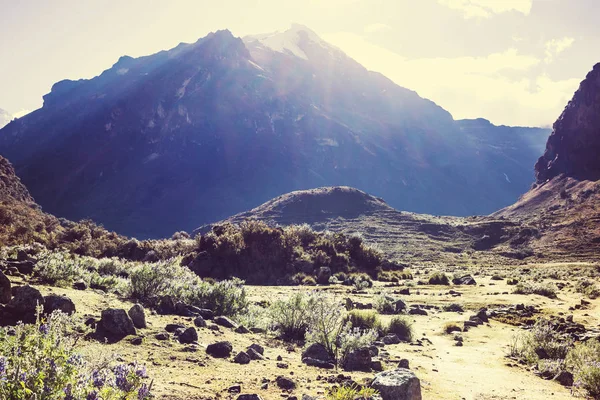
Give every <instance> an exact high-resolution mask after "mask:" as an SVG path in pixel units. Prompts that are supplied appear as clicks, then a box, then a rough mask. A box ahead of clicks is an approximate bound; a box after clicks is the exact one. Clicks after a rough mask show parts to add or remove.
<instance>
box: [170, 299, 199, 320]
mask: <svg viewBox="0 0 600 400" xmlns="http://www.w3.org/2000/svg"><path fill="white" fill-rule="evenodd" d="M175 314H177V315H179V316H181V317H193V316H195V315H196V314H195V313H194V311H192V310H191V309H190V306H188V305H187V304H185V303H182V302H178V303H176V304H175Z"/></svg>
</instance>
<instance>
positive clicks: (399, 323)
mask: <svg viewBox="0 0 600 400" xmlns="http://www.w3.org/2000/svg"><path fill="white" fill-rule="evenodd" d="M387 332H388V333H395V334H396V335H397V336H398V338H399V339H400V340H403V341H405V342H410V341H411V340H412V338H413V327H412V323H411V322H410V321H409V320H408V319H407V318H405V317H400V316H396V317H393V318H392V320H391V321H390V324H389V325H388V327H387Z"/></svg>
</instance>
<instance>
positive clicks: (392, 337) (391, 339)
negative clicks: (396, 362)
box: [381, 333, 400, 344]
mask: <svg viewBox="0 0 600 400" xmlns="http://www.w3.org/2000/svg"><path fill="white" fill-rule="evenodd" d="M381 341H382V342H383V343H384V344H398V343H400V338H399V337H398V335H396V334H395V333H389V334H387V335H385V336H384V337H383V339H381Z"/></svg>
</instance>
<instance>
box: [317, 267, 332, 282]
mask: <svg viewBox="0 0 600 400" xmlns="http://www.w3.org/2000/svg"><path fill="white" fill-rule="evenodd" d="M329 278H331V268H329V267H321V268H319V270H318V271H317V283H318V284H320V285H328V284H329Z"/></svg>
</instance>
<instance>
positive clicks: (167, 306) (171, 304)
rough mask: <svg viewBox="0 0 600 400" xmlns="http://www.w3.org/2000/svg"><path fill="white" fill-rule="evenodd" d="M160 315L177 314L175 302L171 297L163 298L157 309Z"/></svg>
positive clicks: (160, 299) (159, 301)
mask: <svg viewBox="0 0 600 400" xmlns="http://www.w3.org/2000/svg"><path fill="white" fill-rule="evenodd" d="M156 311H158V313H159V314H162V315H169V314H174V313H175V300H173V298H172V297H171V296H161V297H160V298H159V300H158V307H157V308H156Z"/></svg>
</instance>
